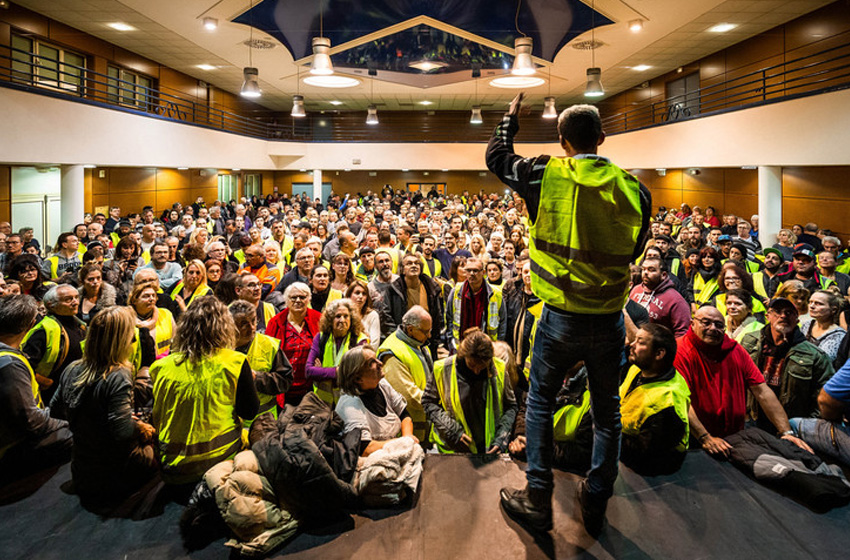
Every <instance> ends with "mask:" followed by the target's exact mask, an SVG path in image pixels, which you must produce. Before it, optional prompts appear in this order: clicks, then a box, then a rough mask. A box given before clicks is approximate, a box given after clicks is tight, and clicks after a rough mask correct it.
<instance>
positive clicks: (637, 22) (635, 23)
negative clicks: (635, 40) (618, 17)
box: [629, 19, 643, 33]
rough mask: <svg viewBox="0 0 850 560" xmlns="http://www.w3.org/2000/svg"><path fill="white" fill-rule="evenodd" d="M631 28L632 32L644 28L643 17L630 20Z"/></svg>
mask: <svg viewBox="0 0 850 560" xmlns="http://www.w3.org/2000/svg"><path fill="white" fill-rule="evenodd" d="M629 29H630V30H631V31H632V33H637V32H639V31H640V30H641V29H643V20H642V19H633V20H632V21H630V22H629Z"/></svg>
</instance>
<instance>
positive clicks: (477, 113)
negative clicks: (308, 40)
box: [469, 105, 484, 124]
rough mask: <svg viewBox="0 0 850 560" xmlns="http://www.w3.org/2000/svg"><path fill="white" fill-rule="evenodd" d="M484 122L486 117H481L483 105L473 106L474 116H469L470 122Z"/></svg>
mask: <svg viewBox="0 0 850 560" xmlns="http://www.w3.org/2000/svg"><path fill="white" fill-rule="evenodd" d="M483 122H484V119H483V118H482V117H481V106H480V105H473V106H472V116H471V117H469V124H481V123H483Z"/></svg>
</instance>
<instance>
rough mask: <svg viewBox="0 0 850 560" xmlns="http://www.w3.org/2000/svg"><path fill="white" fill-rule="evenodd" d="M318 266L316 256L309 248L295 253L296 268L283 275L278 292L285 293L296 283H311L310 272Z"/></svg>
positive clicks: (303, 248)
mask: <svg viewBox="0 0 850 560" xmlns="http://www.w3.org/2000/svg"><path fill="white" fill-rule="evenodd" d="M315 264H316V256H315V254H314V253H313V251H312V249H310V248H309V247H302V248H301V249H299V250H298V252H297V253H295V266H293V267H292V270H290V271H289V272H287V273H286V274H284V275H283V278H281V280H280V284H278V286H277V291H278V292H280V293H285V292H286V289H287V288H288V287H289V286H291V285H292V284H294V283H295V282H301V283H303V284H309V283H310V271H312V270H313V266H314V265H315Z"/></svg>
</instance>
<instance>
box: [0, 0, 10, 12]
mask: <svg viewBox="0 0 850 560" xmlns="http://www.w3.org/2000/svg"><path fill="white" fill-rule="evenodd" d="M0 9H3V10H8V9H9V0H0Z"/></svg>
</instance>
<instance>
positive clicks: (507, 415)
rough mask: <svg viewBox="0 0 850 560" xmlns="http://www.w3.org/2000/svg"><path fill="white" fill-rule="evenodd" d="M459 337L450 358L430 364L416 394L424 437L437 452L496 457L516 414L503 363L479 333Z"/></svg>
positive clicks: (471, 332) (504, 447)
mask: <svg viewBox="0 0 850 560" xmlns="http://www.w3.org/2000/svg"><path fill="white" fill-rule="evenodd" d="M464 334H465V336H464V338H463V340H462V341H461V342H460V344H459V345H458V349H457V354H456V355H454V356H450V357H448V358H446V359H444V360H440V361H437V362H435V363H434V375H433V376H432V377H430V378H429V379H428V383H427V385H426V386H425V393H424V394H423V395H422V407H423V408H424V409H425V414H426V415H427V416H428V420H429V421H430V422H431V424H432V428H431V436H430V439H431V442H432V443H434V445H435V446H436V447H437V450H438V451H439V452H440V453H474V454H484V453H487V454H496V453H501V452H504V451H505V450H506V449H507V448H508V442H509V439H510V436H511V429H512V427H513V425H514V420H515V419H516V413H517V404H516V399H515V398H514V393H513V390H512V389H511V384H510V381H509V380H507V379H506V378H505V377H506V376H505V362H503V361H502V360H500V359H499V358H496V357H494V350H493V342H492V341H491V340H490V337H488V336H487V335H486V334H484V333H483V332H481V331H480V330H479V329H470V330H469V331H467V332H466V333H464Z"/></svg>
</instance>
